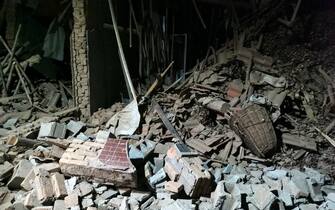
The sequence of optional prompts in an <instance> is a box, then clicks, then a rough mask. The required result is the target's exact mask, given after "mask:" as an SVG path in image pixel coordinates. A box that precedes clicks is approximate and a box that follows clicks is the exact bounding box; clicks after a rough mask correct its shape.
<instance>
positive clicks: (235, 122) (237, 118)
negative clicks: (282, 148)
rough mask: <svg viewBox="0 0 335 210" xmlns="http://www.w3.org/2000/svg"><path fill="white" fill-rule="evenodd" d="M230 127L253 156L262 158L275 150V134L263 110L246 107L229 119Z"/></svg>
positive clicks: (253, 105)
mask: <svg viewBox="0 0 335 210" xmlns="http://www.w3.org/2000/svg"><path fill="white" fill-rule="evenodd" d="M231 126H232V127H233V129H234V130H235V132H236V133H238V134H239V135H240V137H241V138H242V140H243V142H244V144H245V145H246V146H247V147H248V148H249V149H250V150H251V152H253V153H254V154H255V155H257V156H259V157H262V158H264V157H267V156H268V155H270V154H271V153H272V152H274V151H275V150H276V148H277V137H276V133H275V131H274V128H273V125H272V122H271V120H270V117H269V115H268V113H267V111H266V109H265V108H263V107H261V106H259V105H256V104H252V105H250V106H248V107H247V108H245V109H243V110H242V111H240V112H238V113H237V114H235V115H234V116H233V117H232V118H231Z"/></svg>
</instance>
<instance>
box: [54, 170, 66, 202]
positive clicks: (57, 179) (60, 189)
mask: <svg viewBox="0 0 335 210" xmlns="http://www.w3.org/2000/svg"><path fill="white" fill-rule="evenodd" d="M51 183H52V187H53V189H54V195H55V197H56V198H57V199H59V198H64V197H65V196H66V195H67V190H66V187H65V178H64V175H63V174H60V173H57V172H56V173H54V174H52V175H51Z"/></svg>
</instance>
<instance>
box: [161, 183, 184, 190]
mask: <svg viewBox="0 0 335 210" xmlns="http://www.w3.org/2000/svg"><path fill="white" fill-rule="evenodd" d="M165 189H166V190H167V191H170V192H174V193H179V192H180V191H181V190H182V189H183V185H182V184H181V183H179V182H174V181H168V182H166V183H165Z"/></svg>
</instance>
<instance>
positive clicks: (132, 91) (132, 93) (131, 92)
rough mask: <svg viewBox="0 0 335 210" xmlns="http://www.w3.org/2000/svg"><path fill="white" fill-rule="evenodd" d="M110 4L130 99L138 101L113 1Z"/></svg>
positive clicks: (110, 0) (109, 0) (109, 1)
mask: <svg viewBox="0 0 335 210" xmlns="http://www.w3.org/2000/svg"><path fill="white" fill-rule="evenodd" d="M108 3H109V10H110V13H111V16H112V21H113V27H114V32H115V36H116V41H117V44H118V48H119V56H120V59H121V63H122V69H123V74H124V76H125V78H126V84H127V89H128V94H129V97H131V98H132V99H134V100H135V101H136V93H135V88H134V86H133V82H132V81H131V78H130V74H129V70H128V65H127V62H126V58H125V56H124V52H123V48H122V43H121V39H120V35H119V31H118V28H117V22H116V19H115V14H114V9H113V3H112V0H108Z"/></svg>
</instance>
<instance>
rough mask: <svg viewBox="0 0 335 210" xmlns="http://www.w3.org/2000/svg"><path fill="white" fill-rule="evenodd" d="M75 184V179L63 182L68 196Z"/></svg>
mask: <svg viewBox="0 0 335 210" xmlns="http://www.w3.org/2000/svg"><path fill="white" fill-rule="evenodd" d="M76 184H77V177H71V178H70V179H67V180H65V188H66V191H67V193H68V194H71V193H72V192H73V190H74V186H75V185H76Z"/></svg>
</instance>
